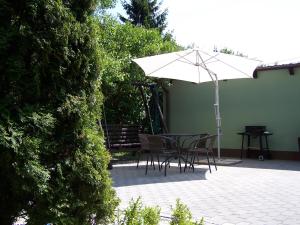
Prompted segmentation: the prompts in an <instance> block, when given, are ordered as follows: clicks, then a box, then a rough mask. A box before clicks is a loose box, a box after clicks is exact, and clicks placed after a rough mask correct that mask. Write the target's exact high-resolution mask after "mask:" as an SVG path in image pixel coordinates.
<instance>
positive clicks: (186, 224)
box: [170, 199, 204, 225]
mask: <svg viewBox="0 0 300 225" xmlns="http://www.w3.org/2000/svg"><path fill="white" fill-rule="evenodd" d="M170 225H204V220H203V218H202V219H201V220H200V222H195V221H193V220H192V213H191V211H190V209H189V208H188V207H187V206H186V205H184V204H183V203H182V202H180V200H179V199H177V200H176V206H175V208H172V218H171V222H170Z"/></svg>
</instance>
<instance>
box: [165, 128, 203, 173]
mask: <svg viewBox="0 0 300 225" xmlns="http://www.w3.org/2000/svg"><path fill="white" fill-rule="evenodd" d="M201 135H208V134H207V133H202V134H195V133H163V134H160V136H165V137H169V138H172V139H174V140H175V142H176V148H177V151H178V158H179V162H178V163H179V166H180V172H181V159H182V160H183V162H184V163H185V168H184V171H185V169H186V167H187V163H190V165H192V166H193V164H192V163H191V162H189V161H188V158H187V157H186V158H184V157H183V156H182V154H184V153H185V150H186V149H185V148H184V143H185V141H186V140H187V139H189V138H193V137H197V136H201ZM183 138H185V140H183V141H182V139H183ZM181 141H182V142H181ZM167 160H168V159H167ZM163 163H165V161H164V162H163ZM163 163H162V164H163Z"/></svg>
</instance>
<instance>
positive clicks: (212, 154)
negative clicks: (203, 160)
mask: <svg viewBox="0 0 300 225" xmlns="http://www.w3.org/2000/svg"><path fill="white" fill-rule="evenodd" d="M211 156H212V158H213V161H214V164H215V168H216V171H217V170H218V169H217V164H216V160H215V156H214V153H213V152H211Z"/></svg>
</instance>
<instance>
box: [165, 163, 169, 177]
mask: <svg viewBox="0 0 300 225" xmlns="http://www.w3.org/2000/svg"><path fill="white" fill-rule="evenodd" d="M167 162H168V161H165V176H167Z"/></svg>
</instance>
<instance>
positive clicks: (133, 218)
mask: <svg viewBox="0 0 300 225" xmlns="http://www.w3.org/2000/svg"><path fill="white" fill-rule="evenodd" d="M159 222H160V208H159V207H157V206H156V207H143V205H142V202H141V198H140V197H139V198H138V199H137V200H136V201H134V200H131V202H130V203H129V206H128V207H127V208H126V209H125V212H124V216H123V218H119V219H118V221H117V224H118V225H158V224H159Z"/></svg>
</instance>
